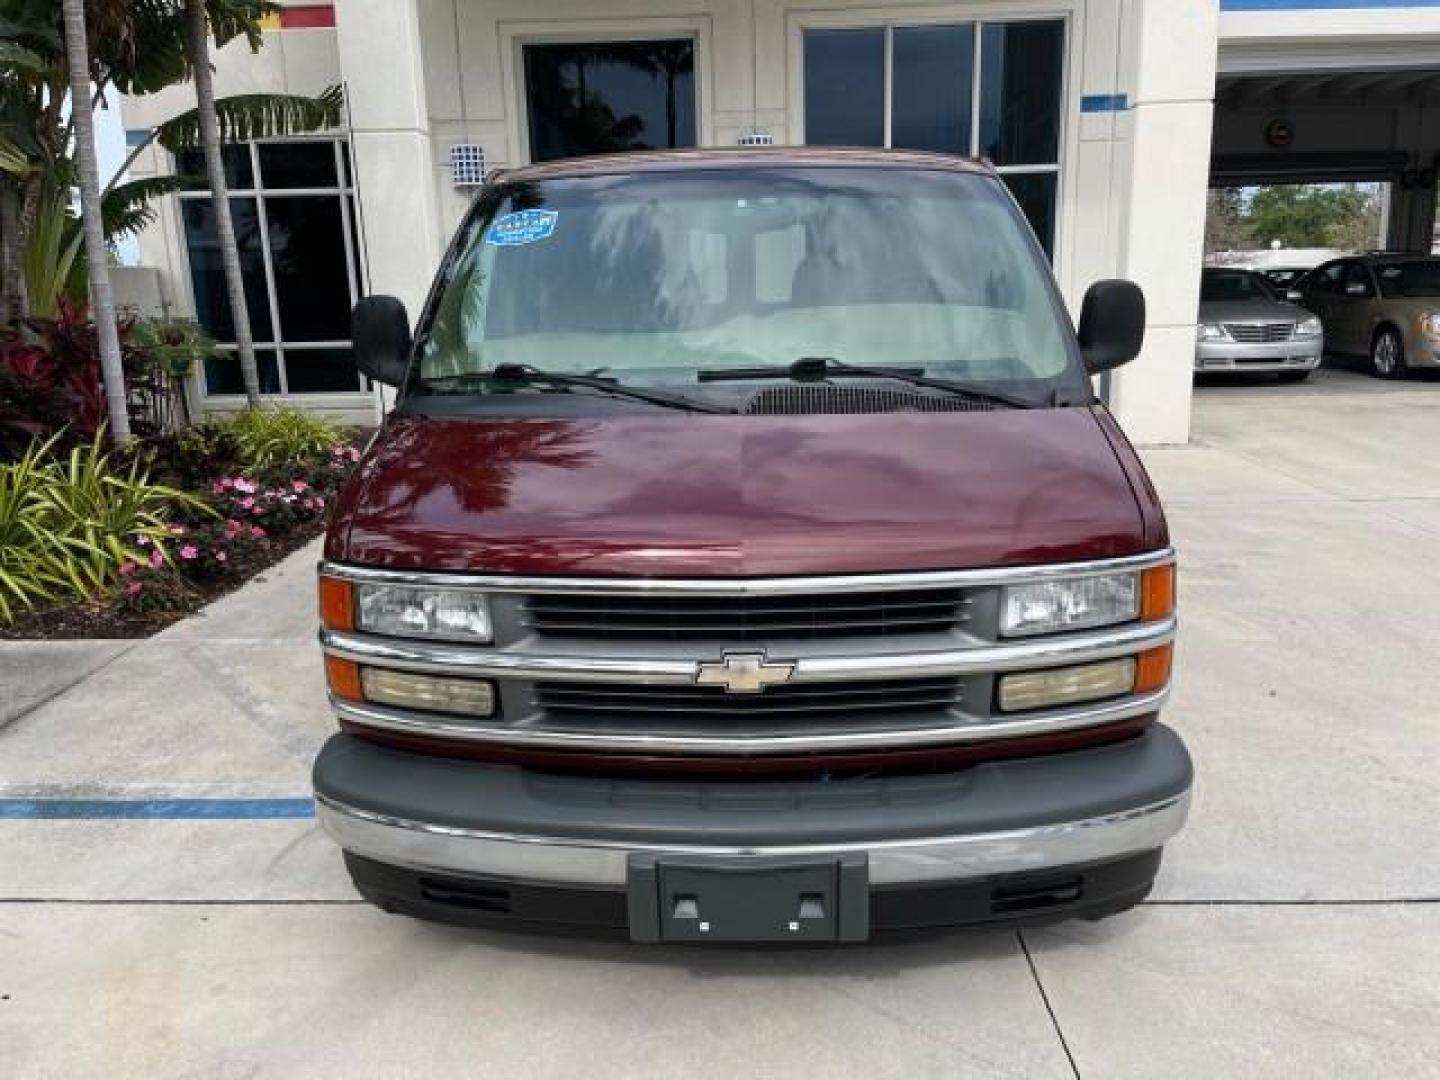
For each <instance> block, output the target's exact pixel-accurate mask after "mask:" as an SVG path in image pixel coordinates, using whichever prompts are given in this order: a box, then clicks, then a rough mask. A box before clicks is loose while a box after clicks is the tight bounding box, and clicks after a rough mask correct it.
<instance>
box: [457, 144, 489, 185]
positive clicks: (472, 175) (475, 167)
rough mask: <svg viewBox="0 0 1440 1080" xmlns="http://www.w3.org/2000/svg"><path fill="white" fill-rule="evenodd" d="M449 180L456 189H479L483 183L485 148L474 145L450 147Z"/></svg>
mask: <svg viewBox="0 0 1440 1080" xmlns="http://www.w3.org/2000/svg"><path fill="white" fill-rule="evenodd" d="M450 180H451V182H452V183H453V184H454V185H455V186H456V187H479V186H480V185H481V184H483V183H485V148H484V147H483V146H479V145H477V144H475V143H456V144H455V145H454V146H452V147H450Z"/></svg>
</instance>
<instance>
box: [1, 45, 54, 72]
mask: <svg viewBox="0 0 1440 1080" xmlns="http://www.w3.org/2000/svg"><path fill="white" fill-rule="evenodd" d="M44 70H45V61H44V60H43V59H41V57H40V55H39V54H38V53H36V52H34V51H32V50H30V49H27V48H26V47H25V46H24V45H21V44H20V43H19V42H18V41H14V40H7V39H5V38H0V71H5V72H6V73H9V72H23V73H24V74H26V75H38V74H40V73H41V72H42V71H44Z"/></svg>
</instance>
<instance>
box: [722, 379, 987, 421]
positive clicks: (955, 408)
mask: <svg viewBox="0 0 1440 1080" xmlns="http://www.w3.org/2000/svg"><path fill="white" fill-rule="evenodd" d="M994 407H995V406H993V405H990V404H988V403H986V402H983V401H975V400H973V399H971V398H966V397H962V396H960V395H958V394H927V393H924V392H922V391H917V390H895V389H889V388H886V387H876V386H832V385H830V384H828V383H814V384H810V385H807V384H803V383H802V384H794V385H791V386H769V387H766V388H765V389H764V390H761V391H760V392H759V393H757V394H756V395H755V396H754V397H752V398H751V399H750V402H749V404H748V405H746V407H745V411H746V412H747V413H749V414H751V415H752V416H805V415H815V414H822V413H823V414H835V413H891V412H989V411H990V410H991V409H993V408H994Z"/></svg>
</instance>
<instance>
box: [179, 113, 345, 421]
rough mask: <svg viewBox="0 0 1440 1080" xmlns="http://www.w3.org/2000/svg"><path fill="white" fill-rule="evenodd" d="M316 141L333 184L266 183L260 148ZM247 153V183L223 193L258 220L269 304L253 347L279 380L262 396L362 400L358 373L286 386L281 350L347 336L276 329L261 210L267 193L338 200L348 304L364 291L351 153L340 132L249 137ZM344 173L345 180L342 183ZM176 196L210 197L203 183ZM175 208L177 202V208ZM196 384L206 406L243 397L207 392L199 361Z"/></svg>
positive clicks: (183, 247) (339, 345) (184, 250)
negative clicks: (266, 325)
mask: <svg viewBox="0 0 1440 1080" xmlns="http://www.w3.org/2000/svg"><path fill="white" fill-rule="evenodd" d="M317 143H330V144H331V147H332V149H333V151H334V154H335V178H336V181H335V184H334V185H333V186H319V187H288V188H282V187H266V186H265V182H264V177H262V176H261V174H260V147H261V146H276V145H314V144H317ZM242 145H244V146H245V148H246V150H247V151H248V152H249V155H250V171H251V176H252V177H253V180H252V186H250V187H243V188H242V187H230V188H227V190H226V194H227V195H228V196H230V197H232V198H246V199H254V200H255V207H256V214H257V220H258V221H259V225H260V248H261V255H262V265H263V267H264V271H265V292H266V297H267V300H268V302H269V306H270V336H269V337H268V338H264V339H260V338H257V339H256V340H255V343H254V344H255V349H256V351H257V352H259V351H262V350H263V351H266V352H273V353H275V366H276V372H277V374H278V376H279V379H280V389H279V390H278V391H277V392H276V393H274V394H269V395H266V396H268V397H286V398H293V399H294V400H295V401H296V402H298V403H302V404H304V403H310V402H314V403H316V404H317V405H320V404H322V403H323V402H324V401H325V400H326V399H327V398H335V397H336V396H340V397H344V398H349V397H351V396H352V395H353V396H354V398H355V399H357V400H358V399H365V398H368V396H369V395H370V394H371V392H372V384H371V381H370V380H369V379H368V378H367V377H366V376H364V375H363V374H359V373H357V377H356V385H355V388H354V389H353V390H318V391H304V392H299V393H295V394H292V393H291V391H290V379H289V373H288V372H287V370H286V364H285V354H286V353H287V352H307V351H315V350H320V349H348V348H350V346H351V342H350V340H349V339H348V338H345V339H335V340H328V339H327V340H324V341H287V340H285V339H284V338H283V337H282V336H281V333H280V302H279V290H278V289H277V288H276V285H275V268H274V264H273V262H272V257H271V251H270V229H269V223H268V221H267V220H266V215H265V199H266V197H267V196H269V197H273V198H280V197H284V196H293V195H323V196H332V197H334V198H336V199H338V200H339V201H340V224H341V230H342V232H343V239H344V241H345V271H346V276H347V278H348V281H347V284H348V286H349V292H350V304H351V306H352V307H353V306H354V305H355V303H356V301H358V300H359V299H360V297H362V296H364V295H365V292H366V284H365V282H364V280H363V275H364V259H363V258H361V252H360V251H359V249H358V248H357V243H363V242H364V241H363V240H362V239H360V228H359V220H358V217H357V206H358V203H357V194H356V188H355V167H354V159H353V156H352V155H351V150H350V143H349V140H348V139H347V138H346V137H344V136H343V135H320V134H317V135H307V136H296V137H294V138H277V139H255V140H252V141H250V142H247V143H244V144H242ZM170 164H171V169H172V171H174V170H175V161H174V156H173V155H172V157H171V162H170ZM346 177H348V178H349V183H348V184H347V183H346ZM176 195H177V198H178V199H179V200H181V201H182V202H183V201H186V200H209V199H210V198H211V195H210V191H209V189H208V188H196V189H194V190H188V191H180V192H177V193H176ZM179 210H180V208H179V207H178V206H177V211H179ZM177 216H178V218H179V221H178V226H179V238H180V253H181V262H182V263H183V266H184V277H185V287H186V289H187V290H188V296H189V300H190V311H191V312H192V313H193V312H196V311H198V310H199V309H198V307H197V306H196V303H195V277H194V274H193V272H192V269H191V266H190V243H189V237H188V235H187V234H186V231H185V218H184V214H183V213H178V214H177ZM216 351H217V352H221V353H234V352H236V346H235V345H234V344H233V343H221V344H219V345H218V346H217V348H216ZM196 377H197V384H198V389H199V392H200V396H201V398H202V400H203V401H205V402H206V403H208V404H211V405H216V404H218V405H224V404H226V403H230V402H236V401H240V400H243V395H240V394H219V393H216V394H212V393H211V392H210V388H209V386H208V385H207V384H206V374H205V366H204V365H203V364H201V365H199V370H198V371H197V372H196Z"/></svg>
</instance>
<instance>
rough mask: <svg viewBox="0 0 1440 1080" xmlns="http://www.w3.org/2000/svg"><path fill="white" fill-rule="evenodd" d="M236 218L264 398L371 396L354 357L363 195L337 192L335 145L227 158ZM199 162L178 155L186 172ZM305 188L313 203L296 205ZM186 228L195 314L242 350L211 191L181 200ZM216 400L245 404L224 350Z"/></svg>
mask: <svg viewBox="0 0 1440 1080" xmlns="http://www.w3.org/2000/svg"><path fill="white" fill-rule="evenodd" d="M225 149H226V162H227V171H228V172H229V174H230V176H231V182H232V184H234V185H235V187H234V188H233V189H232V192H233V193H232V197H231V200H230V207H231V217H232V219H233V221H234V223H235V233H236V239H237V241H238V242H239V247H240V262H241V273H242V275H243V277H244V281H245V299H246V304H247V307H248V308H249V312H250V333H251V336H252V338H253V339H254V341H255V344H256V354H257V359H258V361H259V366H260V390H261V392H262V393H266V394H284V393H292V394H306V393H321V392H326V391H355V390H359V389H361V388H362V385H363V384H362V383H361V380H360V376H359V373H358V371H357V369H356V367H355V363H354V359H353V356H352V355H351V351H350V340H349V339H350V310H351V308H352V307H353V306H354V303H355V300H356V299H357V298H358V291H359V281H360V265H359V260H358V255H357V253H358V251H359V242H358V235H357V231H356V221H355V213H354V204H353V201H352V200H353V195H352V193H351V192H349V191H348V190H344V189H342V188H341V187H339V186H338V181H339V177H338V176H337V174H336V153H337V151H338V152H339V153H341V154H342V155H343V154H344V153H345V151H346V145H345V143H343V142H337V141H336V140H334V139H318V140H304V141H299V140H296V141H288V142H274V143H249V144H244V145H240V146H230V147H226V148H225ZM187 164H193V158H187V157H185V156H184V155H177V156H176V168H177V169H182V168H184V167H185V166H186V165H187ZM296 188H306V189H309V190H310V191H311V192H313V194H305V195H286V194H282V193H281V192H283V191H286V190H291V191H293V190H294V189H296ZM180 207H181V219H182V221H183V222H184V226H185V243H186V250H187V253H188V256H189V262H190V278H191V283H192V285H193V287H194V289H193V291H194V298H195V314H196V318H197V319H198V320H199V321H200V323H201V325H202V326H204V327H205V329H206V330H208V331H209V332H210V334H211V335H212V336H213V337H215V339H216V340H217V341H219V342H220V343H221V345H222V347H224V346H232V345H233V343H234V341H235V328H234V325H233V323H232V320H231V316H230V305H229V301H228V293H227V291H226V288H225V274H224V270H223V267H222V265H221V261H220V250H219V244H218V242H217V239H216V236H215V220H214V219H215V214H214V208H213V200H212V199H211V198H210V194H209V192H208V191H205V190H203V189H197V190H187V191H184V192H181V193H180ZM205 387H206V392H207V393H210V394H240V393H244V386H243V383H242V382H241V379H240V364H239V360H238V358H237V357H236V356H235V354H234V353H233V351H229V350H227V351H225V352H223V353H222V355H220V356H218V357H215V358H214V359H212V360H211V361H209V362H208V363H207V364H206V366H205Z"/></svg>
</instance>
